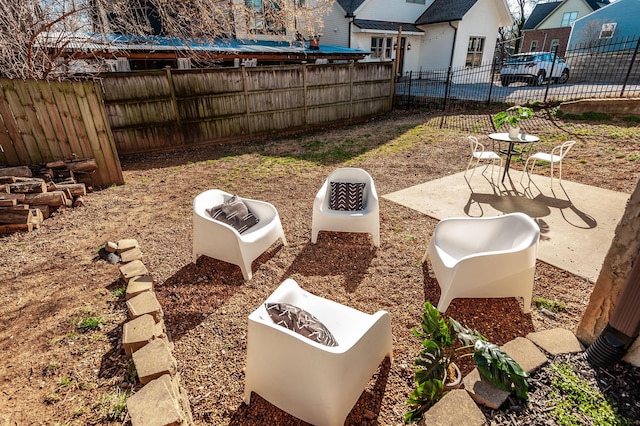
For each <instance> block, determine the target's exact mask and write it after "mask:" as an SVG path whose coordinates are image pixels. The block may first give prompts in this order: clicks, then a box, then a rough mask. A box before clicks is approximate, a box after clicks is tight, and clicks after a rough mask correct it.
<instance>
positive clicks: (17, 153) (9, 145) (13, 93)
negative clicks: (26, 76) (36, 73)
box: [0, 78, 124, 187]
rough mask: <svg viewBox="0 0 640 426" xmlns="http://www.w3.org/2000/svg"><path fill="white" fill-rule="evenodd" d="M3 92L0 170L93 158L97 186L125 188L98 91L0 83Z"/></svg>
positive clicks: (71, 85)
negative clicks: (1, 168)
mask: <svg viewBox="0 0 640 426" xmlns="http://www.w3.org/2000/svg"><path fill="white" fill-rule="evenodd" d="M0 91H1V93H0V166H20V165H29V164H40V163H45V162H50V161H56V160H75V159H82V158H93V159H95V161H96V164H97V166H98V169H97V170H96V172H95V173H94V175H93V179H92V183H93V185H95V186H102V187H104V186H109V185H112V184H123V183H124V178H123V176H122V169H121V167H120V160H119V158H118V153H117V151H116V146H115V144H114V141H113V137H112V135H111V130H110V127H109V123H108V121H107V116H106V114H105V109H104V106H103V100H102V95H101V91H100V86H99V85H97V84H96V83H94V82H91V81H84V82H78V81H76V82H70V81H47V80H12V79H6V78H0Z"/></svg>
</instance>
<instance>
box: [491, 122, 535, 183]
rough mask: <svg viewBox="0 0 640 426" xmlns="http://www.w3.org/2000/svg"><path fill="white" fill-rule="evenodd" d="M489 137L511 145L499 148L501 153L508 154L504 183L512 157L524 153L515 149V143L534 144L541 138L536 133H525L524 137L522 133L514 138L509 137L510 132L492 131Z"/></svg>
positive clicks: (503, 175) (503, 176)
mask: <svg viewBox="0 0 640 426" xmlns="http://www.w3.org/2000/svg"><path fill="white" fill-rule="evenodd" d="M489 138H490V139H491V140H494V141H498V143H500V142H507V143H508V144H509V147H508V148H507V149H499V150H498V152H500V153H501V154H505V155H506V156H507V159H506V162H505V165H504V172H503V173H502V183H504V178H505V176H507V173H509V164H510V163H511V157H512V156H514V155H521V154H522V151H516V150H515V145H516V144H533V143H534V142H538V141H539V140H540V138H539V137H537V136H534V135H525V136H524V138H523V137H522V135H518V138H516V139H512V138H510V137H509V133H491V134H490V135H489ZM529 149H531V147H529ZM527 151H528V150H527Z"/></svg>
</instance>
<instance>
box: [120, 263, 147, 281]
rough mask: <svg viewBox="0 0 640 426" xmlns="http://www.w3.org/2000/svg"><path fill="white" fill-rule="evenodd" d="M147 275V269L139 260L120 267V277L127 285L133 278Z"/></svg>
mask: <svg viewBox="0 0 640 426" xmlns="http://www.w3.org/2000/svg"><path fill="white" fill-rule="evenodd" d="M148 273H149V271H148V270H147V267H146V266H144V263H142V261H140V260H134V261H131V262H129V263H126V264H124V265H122V266H121V267H120V276H121V277H122V279H124V280H125V281H126V282H127V283H128V282H129V280H130V279H131V278H133V277H136V276H140V275H147V274H148Z"/></svg>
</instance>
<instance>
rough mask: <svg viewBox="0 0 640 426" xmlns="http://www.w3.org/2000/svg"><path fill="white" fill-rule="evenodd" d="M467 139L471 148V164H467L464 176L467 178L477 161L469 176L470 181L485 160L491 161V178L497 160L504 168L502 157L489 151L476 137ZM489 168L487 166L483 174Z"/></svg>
mask: <svg viewBox="0 0 640 426" xmlns="http://www.w3.org/2000/svg"><path fill="white" fill-rule="evenodd" d="M467 138H468V139H469V145H470V146H471V158H470V159H469V164H467V170H465V172H464V175H465V176H466V175H467V172H468V171H469V168H470V167H471V164H472V163H473V160H475V162H476V163H475V165H474V166H473V171H472V172H471V176H469V179H471V178H473V174H474V173H475V172H476V168H477V167H478V164H479V163H480V161H481V160H484V161H491V177H493V167H494V163H495V161H496V160H498V161H499V162H500V168H502V157H500V156H499V155H498V154H496V153H495V152H493V151H487V150H486V149H485V147H484V145H483V144H481V143H480V142H479V141H478V138H476V137H475V136H467ZM487 167H489V164H487V166H486V167H485V168H484V170H483V171H482V174H484V172H485V171H486V170H487Z"/></svg>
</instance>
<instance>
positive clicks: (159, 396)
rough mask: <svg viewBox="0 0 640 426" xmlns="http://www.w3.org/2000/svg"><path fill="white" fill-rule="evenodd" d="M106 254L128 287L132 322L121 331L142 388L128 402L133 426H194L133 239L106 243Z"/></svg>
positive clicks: (151, 287)
mask: <svg viewBox="0 0 640 426" xmlns="http://www.w3.org/2000/svg"><path fill="white" fill-rule="evenodd" d="M105 250H106V251H108V252H112V253H117V254H118V256H119V258H120V262H121V263H123V265H122V266H121V267H120V277H121V279H122V280H123V281H124V282H125V283H126V285H127V286H126V292H125V298H126V304H127V310H128V313H129V321H127V322H126V323H125V324H124V325H123V327H122V344H123V346H124V351H125V353H126V354H127V355H128V356H130V357H131V358H132V359H133V363H134V365H135V368H136V371H137V373H138V378H139V379H140V382H141V383H142V384H143V385H144V386H143V387H142V388H141V389H140V390H138V391H137V392H136V393H135V394H133V395H131V396H130V397H129V398H128V399H127V410H128V412H129V417H130V419H131V424H132V425H133V426H139V425H184V426H191V425H194V422H193V414H192V412H191V406H190V404H189V397H188V395H187V392H186V390H185V389H184V387H182V385H181V383H180V382H181V380H180V373H179V372H178V364H177V361H176V359H175V358H174V357H173V355H172V353H171V352H172V351H173V342H172V341H171V338H170V336H169V333H168V332H167V329H166V327H165V324H164V313H163V311H162V307H161V306H160V303H159V302H158V299H157V298H156V295H155V291H154V285H153V284H154V281H153V277H152V276H151V275H150V274H149V272H148V271H147V268H146V266H145V265H144V263H142V260H141V259H142V252H141V251H140V247H139V245H138V242H137V241H136V240H135V239H124V240H119V241H118V242H117V243H114V242H107V243H106V244H105Z"/></svg>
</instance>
